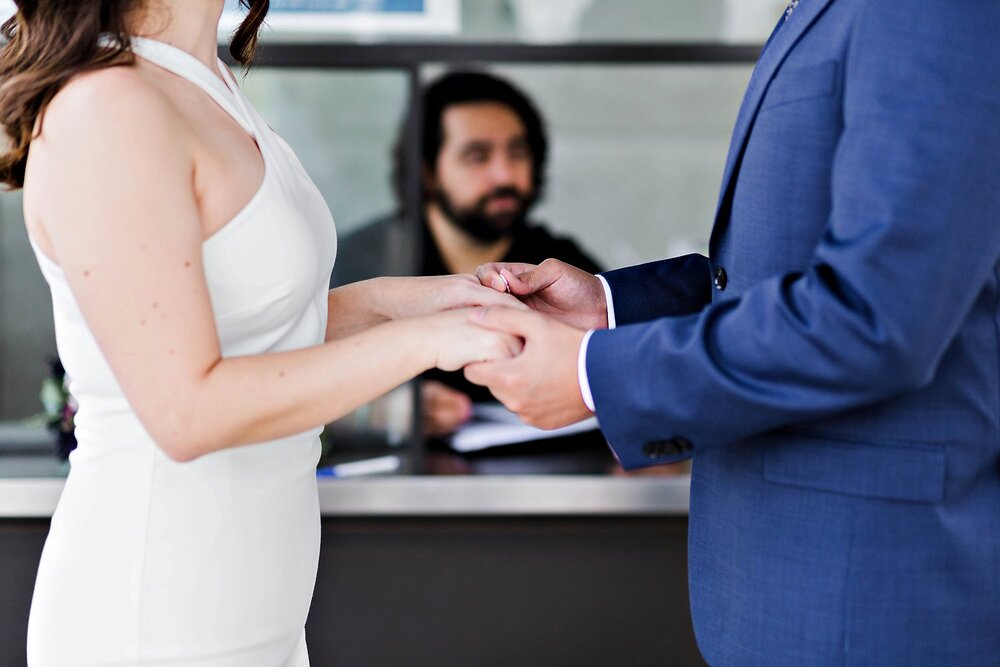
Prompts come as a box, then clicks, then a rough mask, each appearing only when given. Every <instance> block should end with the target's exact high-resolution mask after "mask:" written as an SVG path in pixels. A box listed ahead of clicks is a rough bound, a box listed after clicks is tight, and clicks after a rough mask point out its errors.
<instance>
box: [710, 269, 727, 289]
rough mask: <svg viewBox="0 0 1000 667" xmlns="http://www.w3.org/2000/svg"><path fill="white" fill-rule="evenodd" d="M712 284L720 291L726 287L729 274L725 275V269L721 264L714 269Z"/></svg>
mask: <svg viewBox="0 0 1000 667" xmlns="http://www.w3.org/2000/svg"><path fill="white" fill-rule="evenodd" d="M712 284H713V285H715V289H717V290H719V291H720V292H721V291H722V290H724V289H726V285H727V284H729V276H727V275H726V270H725V269H724V268H722V267H721V266H720V267H719V268H717V269H716V270H715V275H714V276H713V277H712Z"/></svg>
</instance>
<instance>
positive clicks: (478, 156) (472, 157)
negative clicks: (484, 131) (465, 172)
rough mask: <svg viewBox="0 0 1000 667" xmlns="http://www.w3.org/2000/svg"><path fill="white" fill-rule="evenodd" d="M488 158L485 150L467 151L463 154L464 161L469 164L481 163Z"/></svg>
mask: <svg viewBox="0 0 1000 667" xmlns="http://www.w3.org/2000/svg"><path fill="white" fill-rule="evenodd" d="M488 159H489V154H488V153H487V152H486V151H469V152H468V153H466V154H465V161H466V162H468V163H469V164H483V163H484V162H486V161H487V160H488Z"/></svg>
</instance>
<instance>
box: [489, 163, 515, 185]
mask: <svg viewBox="0 0 1000 667" xmlns="http://www.w3.org/2000/svg"><path fill="white" fill-rule="evenodd" d="M490 176H491V177H492V179H493V182H494V183H496V184H505V185H506V184H509V183H512V182H513V181H514V163H513V162H512V161H511V160H510V158H508V157H506V156H497V157H495V158H493V160H492V161H491V162H490Z"/></svg>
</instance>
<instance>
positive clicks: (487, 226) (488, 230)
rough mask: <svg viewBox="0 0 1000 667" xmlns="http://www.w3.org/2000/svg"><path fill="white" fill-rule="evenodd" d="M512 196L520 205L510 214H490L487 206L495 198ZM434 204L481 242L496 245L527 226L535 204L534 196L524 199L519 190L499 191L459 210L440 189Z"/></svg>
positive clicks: (505, 189)
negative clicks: (526, 223)
mask: <svg viewBox="0 0 1000 667" xmlns="http://www.w3.org/2000/svg"><path fill="white" fill-rule="evenodd" d="M500 197H512V198H514V199H517V201H518V206H517V208H516V209H514V210H513V211H510V212H508V213H494V214H492V215H491V214H488V213H487V212H486V206H487V205H488V204H489V203H490V201H491V200H493V199H498V198H500ZM434 203H435V204H437V205H438V206H439V207H440V208H441V211H442V212H443V213H444V214H445V217H447V218H448V219H449V220H451V222H452V223H453V224H454V225H455V226H456V227H458V228H459V229H461V230H462V231H463V232H465V233H466V234H468V235H469V236H471V237H472V238H473V239H475V240H476V241H479V242H480V243H484V244H485V243H493V242H495V241H499V240H500V239H501V238H503V237H505V236H511V235H512V234H515V233H516V232H518V231H519V230H520V229H521V228H522V227H524V225H525V221H526V218H527V215H528V210H529V209H530V208H531V206H532V205H533V204H534V203H535V197H534V195H528V196H525V195H524V194H522V193H521V191H520V190H518V189H517V188H511V187H504V188H497V189H496V190H494V191H493V192H490V193H489V194H487V195H485V196H484V197H482V198H480V200H479V201H477V202H476V203H475V204H474V205H473V206H470V207H468V208H464V209H459V208H457V207H456V206H455V205H454V204H453V203H452V201H451V199H449V198H448V195H447V194H445V192H444V191H443V190H441V189H440V188H439V189H438V190H437V191H436V192H435V193H434Z"/></svg>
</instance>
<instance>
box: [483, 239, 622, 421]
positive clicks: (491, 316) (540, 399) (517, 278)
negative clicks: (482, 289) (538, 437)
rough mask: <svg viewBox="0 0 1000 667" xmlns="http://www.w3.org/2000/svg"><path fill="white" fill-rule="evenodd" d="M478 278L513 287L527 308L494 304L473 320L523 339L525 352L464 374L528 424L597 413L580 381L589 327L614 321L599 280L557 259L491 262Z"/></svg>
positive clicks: (489, 284) (577, 418)
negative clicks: (583, 345) (580, 360)
mask: <svg viewBox="0 0 1000 667" xmlns="http://www.w3.org/2000/svg"><path fill="white" fill-rule="evenodd" d="M476 277H477V278H478V279H479V281H480V282H481V283H482V284H483V285H485V286H487V287H492V288H493V289H494V290H496V291H498V292H506V291H508V286H509V292H510V293H511V294H512V295H514V296H515V297H517V298H518V300H519V301H520V302H521V303H523V304H525V305H526V306H528V308H511V307H505V306H493V307H489V308H481V309H477V310H475V311H473V312H472V313H471V314H469V316H468V317H469V319H470V321H472V322H473V323H474V324H476V325H478V326H480V327H483V328H485V329H489V330H492V331H497V332H501V333H506V334H509V335H512V336H516V337H517V338H519V339H520V340H521V341H523V345H522V348H521V351H520V353H519V354H516V355H514V356H511V357H507V358H501V359H495V360H492V361H486V362H478V363H473V364H470V365H468V366H466V367H465V377H466V378H467V379H468V380H469V381H470V382H473V383H475V384H478V385H482V386H485V387H487V388H488V389H489V390H490V391H491V392H492V393H493V395H494V396H495V397H496V398H497V400H499V401H500V402H501V403H503V404H504V405H505V406H506V407H507V408H508V409H509V410H511V411H512V412H515V413H517V415H518V416H520V417H521V419H522V420H524V421H525V422H526V423H528V424H531V425H533V426H537V427H539V428H545V429H551V428H558V427H560V426H565V425H567V424H572V423H574V422H578V421H580V420H582V419H586V418H587V417H589V416H591V412H590V409H589V408H588V407H587V406H586V404H585V403H584V401H583V396H582V394H581V393H580V384H579V378H578V355H579V351H580V345H581V343H582V342H583V337H584V335H585V333H586V331H587V330H589V329H605V328H607V326H608V315H607V304H606V301H605V296H604V288H603V286H602V285H601V282H600V280H599V279H598V278H597V277H596V276H594V275H592V274H590V273H587V272H585V271H582V270H580V269H577V268H576V267H573V266H570V265H569V264H566V263H564V262H560V261H558V260H554V259H549V260H546V261H544V262H542V263H541V264H538V265H532V264H516V263H496V264H484V265H483V266H480V267H479V268H478V269H477V271H476Z"/></svg>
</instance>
